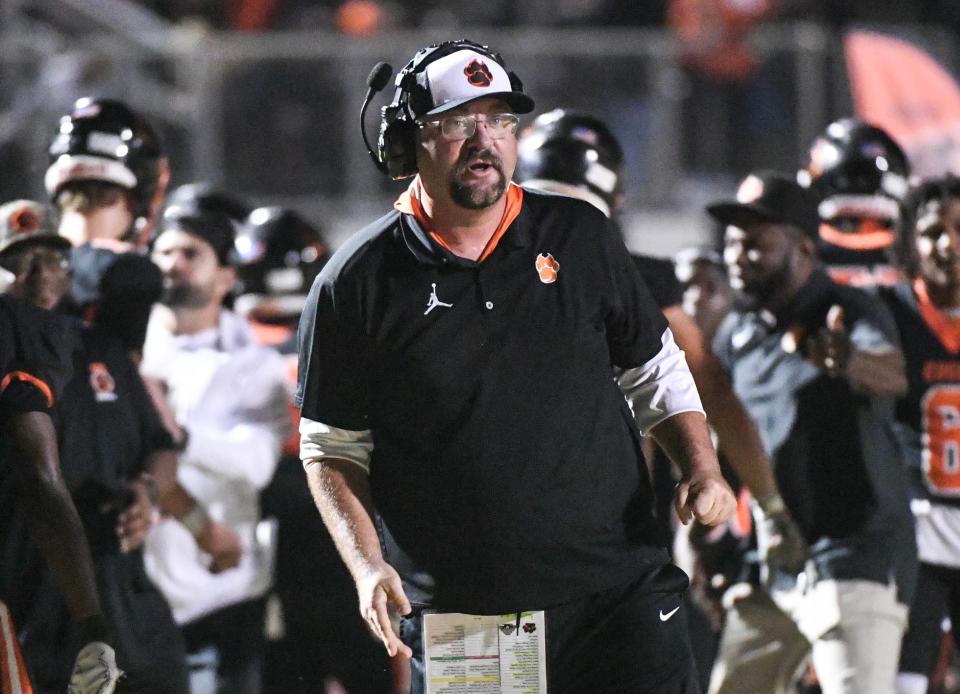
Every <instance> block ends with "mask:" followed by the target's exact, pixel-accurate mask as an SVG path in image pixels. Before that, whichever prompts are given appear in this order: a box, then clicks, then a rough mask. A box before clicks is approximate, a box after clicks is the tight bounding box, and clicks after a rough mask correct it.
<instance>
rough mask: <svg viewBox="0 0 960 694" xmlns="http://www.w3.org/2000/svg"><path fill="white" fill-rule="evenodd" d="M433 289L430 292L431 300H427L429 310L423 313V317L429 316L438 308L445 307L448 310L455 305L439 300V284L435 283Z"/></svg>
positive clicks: (432, 285)
mask: <svg viewBox="0 0 960 694" xmlns="http://www.w3.org/2000/svg"><path fill="white" fill-rule="evenodd" d="M430 286H431V287H432V289H431V290H430V298H429V299H427V310H426V311H424V312H423V315H427V314H428V313H430V312H431V311H432V310H433V309H435V308H437V307H438V306H445V307H447V308H453V304H448V303H445V302H443V301H440V299H438V298H437V283H436V282H433V283H432V284H431V285H430Z"/></svg>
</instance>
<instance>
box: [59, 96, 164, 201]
mask: <svg viewBox="0 0 960 694" xmlns="http://www.w3.org/2000/svg"><path fill="white" fill-rule="evenodd" d="M48 154H49V166H48V168H47V172H46V175H45V177H44V185H45V187H46V190H47V193H48V194H49V195H50V198H51V200H56V197H57V194H58V193H59V192H60V189H61V188H62V187H63V186H64V185H65V184H67V183H70V182H72V181H102V182H105V183H110V184H113V185H116V186H118V187H120V188H123V189H124V190H127V191H129V193H130V195H131V199H132V201H133V213H134V216H135V217H137V218H146V217H148V216H149V215H150V212H151V210H150V206H151V202H152V200H153V197H154V193H155V192H156V188H157V185H158V182H159V179H160V168H161V160H162V159H163V154H162V151H161V146H160V140H159V138H158V137H157V134H156V133H155V132H154V130H153V128H152V127H151V126H150V125H149V124H148V123H147V122H146V121H145V120H144V119H143V118H141V117H140V116H139V115H138V114H136V113H135V112H134V111H132V110H131V109H130V108H128V107H127V106H126V105H125V104H123V103H122V102H119V101H113V100H110V99H93V98H89V97H84V98H82V99H79V100H78V101H77V102H76V104H75V105H74V107H73V110H72V111H71V112H70V113H69V114H67V115H65V116H64V117H63V118H61V119H60V125H59V127H58V130H57V133H56V134H55V135H54V137H53V140H52V142H51V144H50V147H49V150H48Z"/></svg>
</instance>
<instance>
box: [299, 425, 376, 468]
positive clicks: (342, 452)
mask: <svg viewBox="0 0 960 694" xmlns="http://www.w3.org/2000/svg"><path fill="white" fill-rule="evenodd" d="M372 451H373V436H372V435H371V433H370V430H369V429H364V430H363V431H350V430H349V429H338V428H337V427H332V426H330V425H329V424H324V423H323V422H315V421H314V420H312V419H307V418H306V417H303V418H301V419H300V460H301V461H302V462H303V468H304V470H306V469H307V468H308V467H309V466H310V465H311V464H313V463H318V462H320V461H321V460H323V459H325V458H336V459H337V460H346V461H347V462H350V463H354V464H355V465H359V466H360V467H361V468H363V469H364V471H365V472H367V473H369V472H370V453H371V452H372Z"/></svg>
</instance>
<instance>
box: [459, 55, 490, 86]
mask: <svg viewBox="0 0 960 694" xmlns="http://www.w3.org/2000/svg"><path fill="white" fill-rule="evenodd" d="M463 74H465V75H466V76H467V82H469V83H470V84H472V85H473V86H474V87H489V86H490V84H491V83H492V82H493V73H492V72H490V68H488V67H487V64H486V63H484V62H483V61H482V60H471V61H470V63H468V64H467V66H466V67H465V68H463Z"/></svg>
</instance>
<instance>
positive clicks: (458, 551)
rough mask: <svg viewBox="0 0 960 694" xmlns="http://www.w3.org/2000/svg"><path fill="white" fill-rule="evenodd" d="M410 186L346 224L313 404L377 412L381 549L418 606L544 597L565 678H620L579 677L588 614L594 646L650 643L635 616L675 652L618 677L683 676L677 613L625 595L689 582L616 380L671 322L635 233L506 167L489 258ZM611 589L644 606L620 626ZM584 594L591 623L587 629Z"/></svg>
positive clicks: (306, 402) (306, 344)
mask: <svg viewBox="0 0 960 694" xmlns="http://www.w3.org/2000/svg"><path fill="white" fill-rule="evenodd" d="M413 201H415V198H413V197H412V196H410V197H402V198H401V200H400V201H398V203H399V207H400V209H399V210H395V211H393V212H391V213H390V214H388V215H386V216H385V217H383V218H381V219H380V220H378V221H377V222H375V223H374V224H372V225H371V226H370V227H368V228H367V229H365V230H363V231H361V232H359V233H358V234H356V235H355V236H354V237H352V238H351V239H350V240H349V241H347V242H346V243H345V244H344V245H343V246H342V247H341V248H340V249H339V250H338V252H337V253H336V254H335V255H334V256H333V258H332V259H331V260H330V261H329V263H328V264H327V265H326V266H325V267H324V269H323V271H322V272H321V273H320V275H319V276H318V278H317V280H316V282H315V283H314V285H313V288H312V290H311V292H310V296H309V299H308V303H307V308H306V310H305V311H304V314H303V319H302V322H301V326H300V335H299V339H300V373H299V384H298V393H297V399H298V404H299V405H300V407H301V413H302V415H303V416H304V417H306V418H308V419H311V420H314V421H319V422H323V423H325V424H328V425H331V426H334V427H338V428H341V429H348V430H354V431H359V430H369V431H371V433H372V438H373V452H372V457H371V460H370V485H371V491H372V494H373V500H374V504H375V506H376V509H377V511H378V514H379V519H380V521H381V527H380V530H381V533H382V537H383V539H384V543H385V549H386V552H385V556H386V559H387V561H388V562H390V563H391V564H392V565H393V566H394V567H396V568H397V570H398V572H399V573H400V574H401V577H402V578H403V580H404V588H405V590H406V592H407V595H408V597H409V598H410V600H411V602H412V603H414V605H415V608H424V607H433V608H436V609H440V610H445V611H456V612H466V613H473V614H503V613H508V612H516V611H517V610H520V609H522V610H528V609H545V608H547V609H548V612H547V631H548V632H549V633H550V634H551V635H552V637H548V638H547V643H548V678H549V679H550V680H551V682H552V683H553V684H551V691H553V687H554V686H556V687H557V691H567V689H564V686H566V687H569V688H570V689H569V690H570V691H578V690H577V687H578V686H581V685H583V686H586V687H587V688H586V689H580V690H579V691H587V690H589V689H592V690H593V691H606V690H605V689H603V688H596V687H595V686H593V687H591V686H587V683H586V682H582V681H580V682H579V683H578V676H580V675H581V674H582V673H581V672H580V670H579V669H578V668H580V669H582V668H583V667H584V662H583V661H582V660H579V659H577V658H570V651H569V650H567V651H564V650H563V648H564V644H568V645H569V644H571V643H572V642H573V641H575V640H577V639H580V640H584V641H589V639H588V636H587V635H588V633H589V634H590V635H591V636H592V637H594V641H593V642H588V644H586V645H587V646H588V650H589V647H592V648H594V649H596V650H597V651H598V653H597V656H598V659H600V660H598V662H602V659H601V658H600V653H599V651H601V650H604V649H605V655H607V656H610V655H611V654H615V653H616V652H618V651H620V650H621V649H627V650H630V651H631V659H632V660H633V661H636V660H637V659H638V658H639V659H640V660H643V659H644V657H643V654H641V655H638V651H635V650H633V649H634V647H635V646H636V643H634V642H632V643H630V644H629V645H628V644H627V643H626V641H628V640H630V639H631V638H632V636H631V635H629V634H627V633H626V632H630V634H633V633H636V634H642V635H644V638H645V639H646V640H647V642H648V646H647V647H648V648H650V647H651V644H656V645H655V646H654V647H655V648H658V649H659V651H660V652H659V653H657V654H656V655H655V656H654V655H652V656H651V660H655V659H657V657H663V658H665V659H666V660H667V663H666V664H664V665H663V667H662V669H660V666H659V665H660V664H659V663H653V662H647V664H646V666H645V667H646V672H645V673H642V674H635V673H630V674H626V673H623V672H621V671H620V670H618V671H617V672H616V674H613V673H610V674H609V676H610V677H616V678H621V677H622V678H623V680H618V683H620V682H627V681H631V680H628V678H630V677H636V678H638V679H639V678H641V677H659V678H661V679H660V680H659V681H660V682H664V681H666V680H668V679H670V678H672V677H679V678H681V679H685V678H687V676H688V673H689V669H692V658H691V657H690V655H689V645H688V644H687V643H686V630H685V626H682V625H681V624H680V620H678V621H677V622H676V623H674V622H672V621H671V622H664V623H663V624H661V623H660V622H659V621H658V619H657V616H656V615H657V612H656V609H655V608H652V607H651V606H650V603H649V602H646V603H644V604H645V605H646V606H647V607H646V608H645V609H646V612H645V614H646V617H645V618H641V617H639V616H637V614H636V613H635V612H634V610H633V609H626V608H625V609H623V610H621V611H619V612H618V611H617V606H619V605H624V606H627V605H637V604H639V602H637V601H635V598H636V597H637V596H641V598H640V602H642V601H643V600H649V599H651V598H650V596H652V595H654V594H658V595H661V596H665V595H669V600H670V601H671V604H670V605H669V609H673V608H674V607H676V605H677V602H678V598H677V594H678V593H680V592H682V591H683V589H684V588H685V586H686V579H685V577H684V576H683V574H682V572H680V571H679V570H676V573H672V572H671V571H670V569H668V568H664V567H665V565H666V564H667V562H668V558H667V552H666V550H665V549H664V548H663V547H662V546H660V545H659V544H658V542H657V533H656V530H655V524H654V519H653V514H652V503H653V494H652V490H651V487H650V483H649V479H648V477H647V475H646V470H645V466H644V462H643V458H642V453H641V448H640V434H639V431H638V429H637V426H636V423H635V421H634V419H633V416H632V414H631V412H630V409H629V407H628V405H627V401H626V399H625V398H624V396H623V393H622V392H621V391H620V389H619V387H618V385H617V383H616V381H615V380H614V367H623V368H634V367H641V366H642V365H644V364H645V363H646V362H648V361H649V360H650V359H652V358H653V357H654V356H655V355H656V354H657V353H658V352H659V351H660V349H661V346H662V344H661V337H662V335H663V333H664V331H665V329H666V320H665V319H664V317H663V314H662V313H661V312H660V310H659V309H658V307H657V305H656V303H655V302H654V300H653V298H652V297H651V295H650V292H649V290H648V289H647V287H646V285H645V284H644V282H643V280H642V278H641V276H640V274H639V273H638V272H637V269H636V267H635V266H634V263H633V261H632V259H631V258H630V256H629V254H628V253H627V251H626V249H625V248H624V246H623V243H622V241H621V239H620V237H619V235H618V234H617V233H616V231H615V230H614V229H613V228H612V227H611V226H610V224H609V222H608V221H607V219H606V218H605V217H604V216H603V215H602V214H601V213H600V212H598V211H597V210H596V209H595V208H593V207H592V206H591V205H589V204H587V203H584V202H582V201H580V200H575V199H572V198H566V197H561V196H553V195H543V194H540V193H535V192H531V191H523V190H522V189H520V188H519V187H517V186H511V187H510V188H509V189H508V192H507V207H506V209H507V213H506V214H505V218H504V220H503V221H502V222H501V224H500V228H499V229H498V230H497V232H496V233H495V234H494V236H493V237H492V240H491V242H490V244H488V247H487V249H486V250H485V252H484V254H483V255H482V256H481V260H480V261H479V262H474V261H471V260H467V259H464V258H461V257H458V256H456V255H455V254H453V253H451V252H450V251H449V250H447V249H446V248H444V246H443V245H442V244H441V243H439V242H438V238H437V237H436V236H435V235H434V234H431V233H430V231H429V230H427V229H425V228H424V226H423V224H422V223H421V222H420V221H418V218H417V217H418V215H417V214H416V209H415V205H412V204H411V203H412V202H413ZM678 574H679V575H678ZM594 600H596V602H593V601H594ZM567 608H569V609H567ZM606 610H612V612H609V613H607V614H609V615H614V616H615V617H616V618H617V619H620V617H621V616H624V618H625V619H628V620H629V621H630V627H629V628H628V627H627V626H624V625H622V624H618V625H617V626H616V627H612V626H611V628H609V629H607V628H606V627H605V620H604V619H601V618H598V617H597V615H598V614H599V613H606ZM598 611H599V612H598ZM585 615H590V617H591V618H592V619H593V620H594V622H593V624H594V626H595V629H593V630H590V629H581V627H582V626H584V622H583V621H582V620H583V619H584V617H585ZM642 619H647V620H650V619H652V622H650V621H646V622H643V621H642ZM681 620H685V617H681ZM551 625H552V626H551ZM410 626H411V625H410V623H409V621H408V620H405V621H404V623H403V624H402V625H401V637H402V638H403V639H404V640H405V641H407V642H408V643H410V642H413V643H414V652H415V663H414V668H415V672H416V668H417V663H416V658H417V657H418V656H417V655H416V654H417V653H418V650H417V648H416V645H415V641H416V639H417V638H419V637H417V636H413V637H410V638H408V634H406V633H405V628H406V627H410ZM621 627H622V628H621ZM658 627H660V628H661V629H662V631H660V632H657V633H658V634H659V635H658V636H654V635H653V632H651V631H650V630H651V629H655V628H658ZM412 628H415V627H412ZM631 630H632V631H631ZM672 630H676V631H675V632H673V631H672ZM613 634H617V636H612V635H613ZM605 638H606V639H607V640H604V639H605ZM658 639H660V640H659V641H658ZM598 641H602V642H603V644H602V648H601V646H600V644H598V643H597V642H598ZM676 644H679V646H677V647H676V648H675V649H674V648H671V646H672V645H676ZM580 645H583V644H580ZM661 653H662V655H661ZM591 657H592V656H591ZM688 668H689V669H688ZM568 669H572V671H570V670H568ZM613 669H617V668H613ZM653 673H655V674H653ZM594 674H595V673H594ZM671 681H672V680H671ZM592 684H594V685H595V684H597V683H592ZM611 687H612V688H611V689H609V690H610V691H632V690H633V689H632V687H631V688H626V689H624V688H620V687H619V684H613V685H611ZM414 691H419V690H418V689H417V687H416V686H415V688H414ZM660 691H681V690H675V689H661V690H660Z"/></svg>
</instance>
